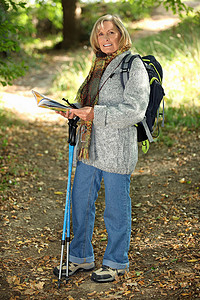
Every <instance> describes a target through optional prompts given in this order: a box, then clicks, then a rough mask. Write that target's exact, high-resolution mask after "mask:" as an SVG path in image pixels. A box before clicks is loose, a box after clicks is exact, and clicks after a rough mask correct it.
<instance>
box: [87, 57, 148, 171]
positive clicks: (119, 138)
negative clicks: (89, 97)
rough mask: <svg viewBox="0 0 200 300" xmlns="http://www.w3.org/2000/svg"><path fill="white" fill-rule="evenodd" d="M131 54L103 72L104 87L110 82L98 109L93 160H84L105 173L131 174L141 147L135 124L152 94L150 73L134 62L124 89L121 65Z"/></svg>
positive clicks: (94, 122)
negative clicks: (138, 142) (139, 146)
mask: <svg viewBox="0 0 200 300" xmlns="http://www.w3.org/2000/svg"><path fill="white" fill-rule="evenodd" d="M129 52H130V51H126V52H124V53H123V54H121V55H118V56H117V57H116V58H114V59H113V60H112V61H111V63H110V64H109V65H108V66H107V68H106V70H105V71H104V73H103V76H102V78H101V82H100V88H101V86H102V85H103V84H104V82H105V81H106V82H105V84H104V85H103V87H102V89H101V90H100V93H99V101H98V104H97V105H95V107H94V120H93V127H92V136H91V144H90V152H89V160H82V161H83V162H84V163H85V164H88V165H91V166H94V167H96V168H98V169H101V170H103V171H106V172H111V173H119V174H131V173H132V172H133V171H134V169H135V166H136V163H137V160H138V144H137V129H136V127H135V126H134V124H136V123H137V122H139V121H141V120H142V119H143V118H144V116H145V111H146V108H147V105H148V100H149V93H150V87H149V79H148V74H147V72H146V69H145V67H144V65H143V63H142V61H141V60H140V58H135V59H134V60H133V63H132V66H131V70H130V73H129V80H128V81H127V83H126V86H125V89H123V87H122V84H121V81H120V70H121V63H120V62H121V61H122V59H123V57H124V56H125V55H127V54H128V53H129ZM119 63H120V65H119ZM118 65H119V66H118ZM117 66H118V67H117ZM116 67H117V68H116ZM111 74H112V76H111V77H110V75H111ZM108 78H109V79H108ZM107 79H108V80H107Z"/></svg>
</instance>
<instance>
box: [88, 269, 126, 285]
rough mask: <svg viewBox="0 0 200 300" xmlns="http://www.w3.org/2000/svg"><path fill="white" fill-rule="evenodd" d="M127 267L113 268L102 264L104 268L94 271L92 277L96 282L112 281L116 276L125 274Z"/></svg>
mask: <svg viewBox="0 0 200 300" xmlns="http://www.w3.org/2000/svg"><path fill="white" fill-rule="evenodd" d="M126 271H128V270H127V269H120V270H119V269H118V270H117V269H111V268H110V267H107V266H102V268H100V269H98V270H97V271H94V272H93V273H92V276H91V279H92V280H94V281H96V282H110V281H114V280H115V279H116V276H121V275H124V274H125V272H126Z"/></svg>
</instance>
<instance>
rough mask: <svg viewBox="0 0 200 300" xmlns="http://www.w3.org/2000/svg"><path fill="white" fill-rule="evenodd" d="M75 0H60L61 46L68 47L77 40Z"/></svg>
mask: <svg viewBox="0 0 200 300" xmlns="http://www.w3.org/2000/svg"><path fill="white" fill-rule="evenodd" d="M76 4H77V0H67V1H66V0H62V7H63V42H62V48H64V49H68V48H70V47H71V46H72V45H75V44H76V42H77V41H78V32H77V24H76Z"/></svg>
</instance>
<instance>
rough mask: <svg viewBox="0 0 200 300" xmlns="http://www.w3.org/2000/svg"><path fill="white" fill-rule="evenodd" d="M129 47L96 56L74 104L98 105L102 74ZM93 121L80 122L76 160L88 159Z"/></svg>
mask: <svg viewBox="0 0 200 300" xmlns="http://www.w3.org/2000/svg"><path fill="white" fill-rule="evenodd" d="M129 48H130V47H128V46H124V47H122V48H121V49H119V50H117V51H116V52H114V53H112V54H111V55H105V54H104V53H102V52H99V53H97V54H96V58H95V60H94V61H93V64H92V66H91V69H90V71H89V74H88V76H87V77H86V79H85V80H84V82H83V83H82V85H81V86H80V88H79V90H78V92H77V95H76V102H79V103H81V106H82V107H84V106H91V107H94V106H95V105H96V104H97V103H98V99H99V91H100V90H99V84H100V80H101V77H102V75H103V72H104V71H105V69H106V67H107V66H108V64H109V63H110V62H111V61H112V60H113V59H114V58H115V57H116V56H118V55H120V54H122V53H123V52H125V51H127V50H128V49H129ZM92 124H93V121H83V120H81V126H80V140H79V145H80V149H79V154H78V158H79V160H81V159H89V148H90V141H91V133H92Z"/></svg>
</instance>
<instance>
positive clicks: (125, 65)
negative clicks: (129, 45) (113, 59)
mask: <svg viewBox="0 0 200 300" xmlns="http://www.w3.org/2000/svg"><path fill="white" fill-rule="evenodd" d="M136 57H140V56H139V54H135V55H133V54H131V53H129V54H127V55H126V56H124V58H123V60H122V65H121V74H120V80H121V84H122V87H123V89H125V85H126V83H127V81H128V79H129V72H130V69H131V65H132V62H133V60H134V59H135V58H136Z"/></svg>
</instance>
